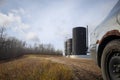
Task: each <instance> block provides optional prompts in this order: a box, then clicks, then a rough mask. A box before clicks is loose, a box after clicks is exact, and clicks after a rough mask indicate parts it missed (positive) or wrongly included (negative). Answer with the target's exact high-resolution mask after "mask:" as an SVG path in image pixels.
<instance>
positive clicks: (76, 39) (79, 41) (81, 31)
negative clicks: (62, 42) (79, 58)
mask: <svg viewBox="0 0 120 80" xmlns="http://www.w3.org/2000/svg"><path fill="white" fill-rule="evenodd" d="M72 44H73V47H72V52H73V55H86V50H87V49H86V28H85V27H75V28H73V41H72Z"/></svg>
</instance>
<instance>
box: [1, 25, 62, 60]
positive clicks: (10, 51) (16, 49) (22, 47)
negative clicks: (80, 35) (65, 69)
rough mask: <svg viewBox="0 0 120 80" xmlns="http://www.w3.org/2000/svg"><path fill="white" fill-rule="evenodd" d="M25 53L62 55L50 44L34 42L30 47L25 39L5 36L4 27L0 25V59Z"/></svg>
mask: <svg viewBox="0 0 120 80" xmlns="http://www.w3.org/2000/svg"><path fill="white" fill-rule="evenodd" d="M25 54H41V55H62V51H61V50H55V48H54V47H53V45H51V44H34V46H32V47H31V45H30V46H28V44H27V43H26V42H25V41H21V40H18V39H17V38H15V37H6V28H5V27H0V60H3V59H10V58H16V57H19V56H22V55H25Z"/></svg>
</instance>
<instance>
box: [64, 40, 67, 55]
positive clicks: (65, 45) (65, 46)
mask: <svg viewBox="0 0 120 80" xmlns="http://www.w3.org/2000/svg"><path fill="white" fill-rule="evenodd" d="M64 48H65V56H67V41H65V43H64Z"/></svg>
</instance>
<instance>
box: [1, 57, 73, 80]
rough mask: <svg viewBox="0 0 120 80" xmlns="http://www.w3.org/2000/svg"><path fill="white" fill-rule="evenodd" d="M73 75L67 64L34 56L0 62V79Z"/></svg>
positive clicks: (51, 79) (63, 79)
mask: <svg viewBox="0 0 120 80" xmlns="http://www.w3.org/2000/svg"><path fill="white" fill-rule="evenodd" d="M73 77H74V75H73V72H72V70H71V68H70V67H68V66H67V65H64V64H60V63H55V62H52V61H49V60H46V59H42V58H40V57H36V56H28V57H24V58H22V59H18V60H14V61H10V62H6V63H1V64H0V80H73Z"/></svg>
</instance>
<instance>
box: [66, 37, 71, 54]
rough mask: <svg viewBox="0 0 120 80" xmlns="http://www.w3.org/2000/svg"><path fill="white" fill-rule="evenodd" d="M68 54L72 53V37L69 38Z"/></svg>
mask: <svg viewBox="0 0 120 80" xmlns="http://www.w3.org/2000/svg"><path fill="white" fill-rule="evenodd" d="M67 54H68V55H71V54H72V38H70V39H68V40H67Z"/></svg>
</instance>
